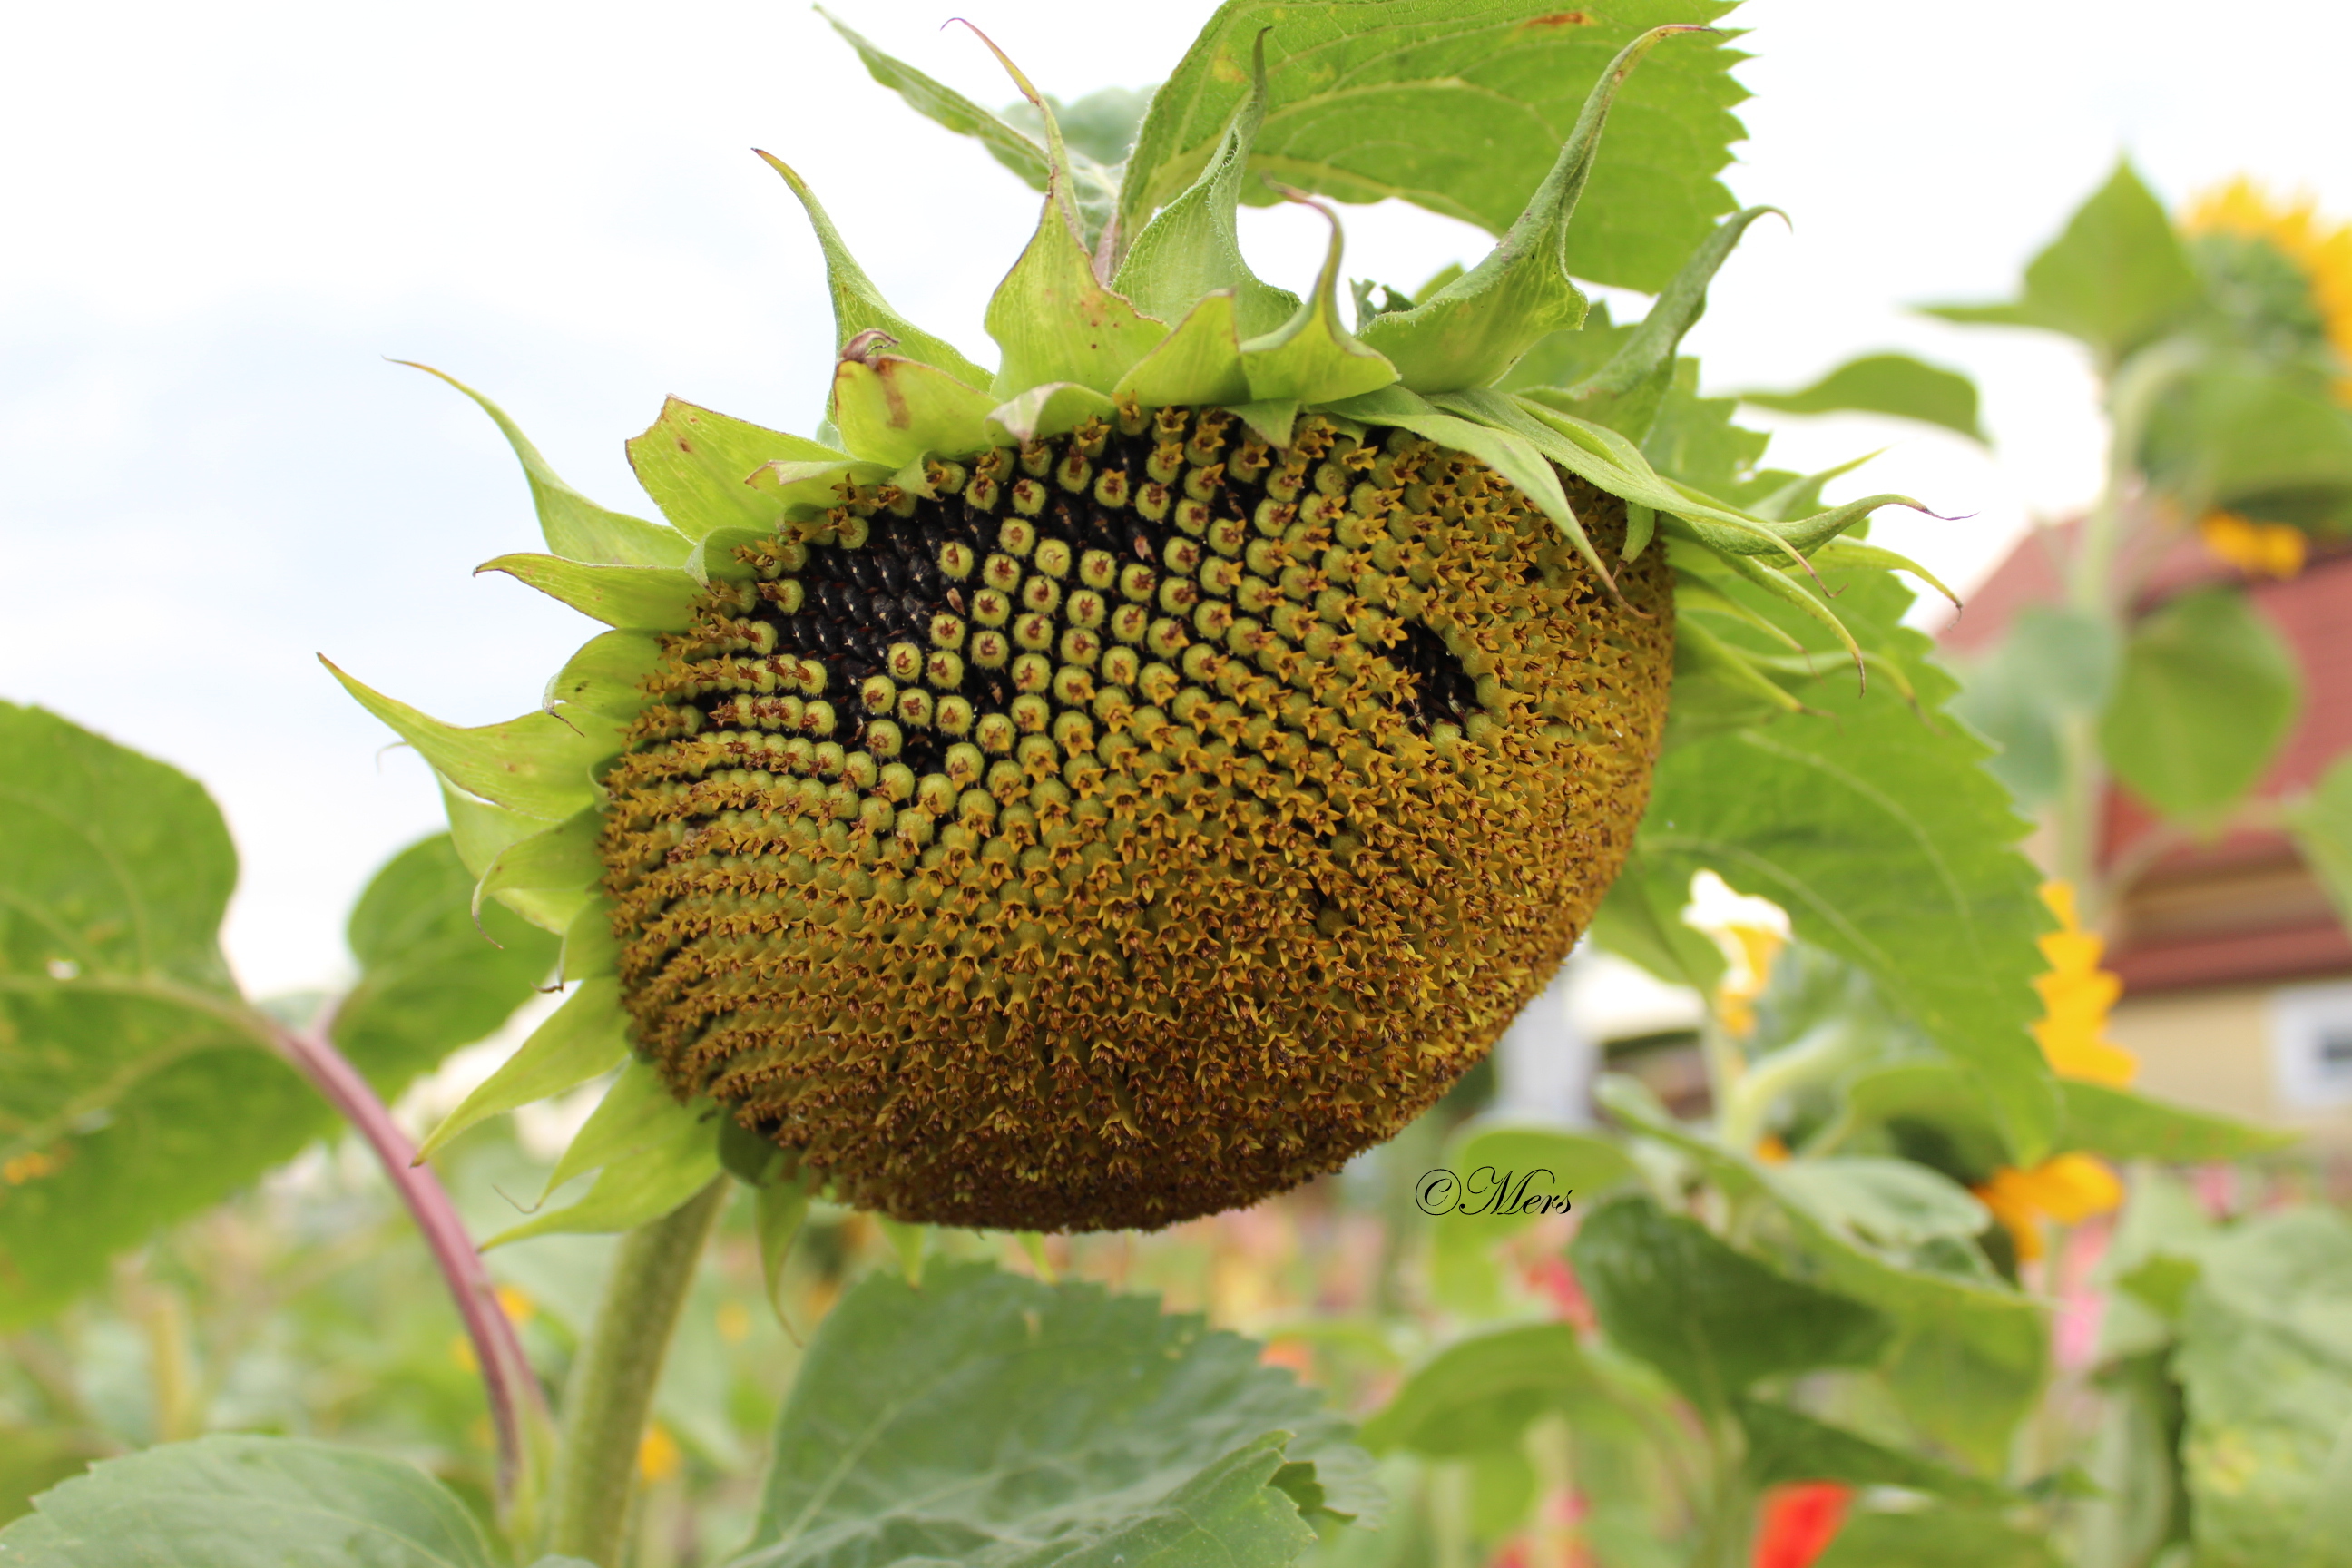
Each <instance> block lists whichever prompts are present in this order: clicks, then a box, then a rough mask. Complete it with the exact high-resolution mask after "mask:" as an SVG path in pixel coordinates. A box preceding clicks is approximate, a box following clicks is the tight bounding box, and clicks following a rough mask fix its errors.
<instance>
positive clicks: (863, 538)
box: [604, 409, 1671, 1227]
mask: <svg viewBox="0 0 2352 1568" xmlns="http://www.w3.org/2000/svg"><path fill="white" fill-rule="evenodd" d="M927 477H928V479H929V486H930V488H931V489H932V490H933V492H934V494H933V495H932V496H931V497H928V498H927V497H919V496H916V495H911V494H908V493H904V492H901V491H899V490H898V489H895V488H892V487H887V486H886V487H881V488H878V489H857V490H853V491H850V492H848V493H846V494H845V498H844V500H843V504H841V505H839V506H837V507H835V508H834V509H833V510H831V511H829V512H828V513H826V514H825V515H824V518H823V519H822V520H820V521H815V522H813V523H805V524H787V525H786V526H785V528H784V529H783V530H782V531H780V532H779V534H778V536H777V537H776V538H775V539H773V540H772V541H762V542H760V543H758V544H755V545H751V546H749V547H746V548H744V549H741V550H740V551H739V552H737V558H738V561H739V562H740V566H741V567H742V568H743V569H744V570H745V573H746V575H744V576H742V577H740V578H739V579H737V580H735V581H733V582H727V581H715V582H714V584H713V588H712V591H711V595H710V596H709V600H708V601H707V603H706V604H705V605H704V606H703V607H702V608H701V609H700V611H699V612H698V617H697V623H696V625H695V626H694V627H693V628H691V629H690V630H688V632H686V633H683V634H680V635H678V636H677V637H672V638H670V639H668V641H667V644H666V657H665V660H664V664H663V666H662V668H660V669H659V670H657V671H656V673H655V674H654V675H653V676H652V677H650V678H649V679H648V681H647V683H646V690H647V694H648V696H649V697H650V698H651V699H652V701H651V702H650V703H649V705H648V707H647V709H646V712H645V713H644V714H643V715H642V716H641V718H640V719H639V721H638V722H637V724H636V726H635V730H634V731H633V732H632V735H631V744H630V749H629V752H628V754H627V755H626V756H625V757H624V758H623V760H622V761H621V763H619V764H617V766H616V767H615V769H614V772H613V773H612V774H611V775H610V776H608V778H607V779H606V781H605V783H606V786H607V788H608V789H609V790H610V791H611V792H612V795H613V798H614V806H613V809H612V812H611V814H610V816H609V820H608V824H607V827H606V832H605V838H604V853H605V858H606V863H607V866H608V868H609V875H608V878H607V886H608V888H609V889H610V890H611V891H612V893H613V894H614V900H615V906H616V908H615V916H614V919H615V928H616V931H617V933H618V934H619V936H620V938H621V941H622V943H623V948H624V953H623V963H622V974H623V979H624V984H625V989H626V994H627V997H628V1002H629V1006H630V1010H631V1012H632V1014H633V1016H634V1017H635V1022H636V1025H637V1029H638V1034H639V1037H640V1038H641V1040H642V1042H643V1043H644V1044H645V1045H646V1047H647V1048H648V1049H649V1050H650V1051H651V1052H652V1054H653V1055H654V1056H655V1058H656V1060H657V1061H658V1062H659V1063H660V1065H661V1067H662V1068H663V1070H664V1073H665V1075H666V1076H667V1078H668V1079H669V1081H670V1082H671V1083H672V1084H673V1086H674V1087H677V1089H680V1090H681V1091H682V1092H694V1093H709V1094H711V1095H714V1096H715V1097H716V1098H718V1099H719V1100H721V1101H722V1102H725V1103H727V1104H729V1105H730V1106H731V1107H733V1108H735V1110H736V1111H737V1113H738V1114H739V1115H740V1116H742V1117H743V1118H744V1119H745V1120H746V1121H748V1122H750V1123H751V1124H753V1125H756V1126H758V1127H760V1128H761V1130H762V1131H766V1132H768V1133H769V1134H770V1135H771V1136H772V1137H774V1138H775V1139H776V1140H777V1141H778V1142H782V1143H783V1144H785V1145H786V1146H788V1147H791V1148H794V1149H797V1150H799V1151H801V1152H803V1155H804V1156H805V1157H806V1158H807V1159H808V1160H809V1161H810V1162H811V1163H813V1164H814V1165H815V1166H816V1167H817V1168H819V1169H820V1170H823V1171H824V1172H825V1173H827V1174H829V1175H831V1176H832V1177H833V1178H834V1179H835V1182H836V1183H837V1184H840V1185H842V1186H844V1187H845V1188H847V1189H848V1194H849V1195H851V1196H852V1197H853V1199H854V1200H855V1201H860V1202H865V1203H868V1204H871V1205H875V1206H880V1207H883V1208H886V1209H887V1210H888V1211H889V1212H892V1213H895V1214H898V1215H902V1216H904V1217H910V1218H911V1217H920V1218H931V1219H938V1220H941V1221H945V1222H950V1223H961V1224H979V1225H992V1226H1020V1227H1034V1226H1045V1227H1061V1226H1101V1225H1133V1224H1160V1223H1165V1222H1167V1221H1169V1220H1171V1219H1176V1218H1181V1217H1184V1216H1185V1215H1192V1214H1197V1213H1202V1212H1207V1211H1208V1210H1211V1209H1214V1208H1218V1207H1223V1206H1227V1205H1231V1204H1234V1203H1237V1202H1247V1201H1250V1199H1252V1198H1254V1197H1255V1196H1258V1195H1262V1194H1264V1193H1265V1192H1269V1191H1273V1190H1277V1189H1278V1188H1279V1187H1281V1186H1285V1185H1288V1184H1292V1183H1294V1182H1296V1181H1297V1180H1299V1179H1301V1178H1302V1177H1303V1176H1304V1175H1307V1174H1309V1173H1313V1172H1314V1171H1317V1170H1323V1169H1328V1168H1331V1167H1332V1166H1334V1165H1336V1164H1337V1163H1339V1161H1341V1160H1343V1159H1345V1158H1346V1156H1347V1155H1348V1154H1349V1153H1352V1152H1355V1151H1356V1150H1357V1149H1360V1148H1362V1147H1364V1146H1366V1145H1368V1144H1370V1143H1371V1142H1377V1141H1379V1140H1380V1139H1381V1138H1384V1137H1386V1136H1388V1135H1389V1133H1391V1132H1392V1131H1394V1130H1395V1128H1396V1127H1397V1126H1399V1125H1402V1121H1403V1120H1405V1119H1407V1118H1409V1117H1410V1116H1411V1115H1412V1114H1414V1113H1417V1112H1418V1110H1421V1109H1422V1108H1423V1107H1424V1106H1426V1105H1427V1104H1428V1103H1429V1102H1430V1101H1431V1100H1433V1099H1434V1098H1435V1097H1436V1096H1437V1095H1438V1094H1439V1093H1442V1092H1443V1091H1444V1088H1445V1087H1446V1085H1447V1084H1449V1083H1450V1082H1451V1081H1452V1080H1453V1079H1454V1078H1455V1077H1457V1076H1458V1075H1459V1074H1460V1072H1461V1071H1463V1070H1464V1069H1465V1068H1466V1067H1467V1066H1468V1065H1470V1063H1471V1062H1473V1061H1475V1059H1476V1057H1477V1055H1478V1054H1479V1052H1480V1051H1482V1050H1483V1049H1484V1048H1485V1047H1486V1045H1488V1044H1489V1043H1491V1041H1492V1039H1493V1037H1494V1035H1495V1034H1496V1032H1498V1031H1499V1029H1500V1028H1501V1027H1502V1026H1503V1024H1504V1023H1506V1022H1507V1020H1508V1018H1509V1017H1510V1016H1511V1015H1512V1013H1513V1012H1515V1011H1516V1010H1517V1007H1518V1006H1519V1005H1521V1003H1523V1002H1524V1000H1525V999H1526V997H1527V995H1528V994H1531V993H1532V991H1533V989H1535V988H1536V987H1537V986H1538V985H1539V984H1541V983H1542V980H1543V979H1544V978H1545V977H1546V976H1547V975H1548V973H1549V968H1550V966H1551V965H1552V964H1554V963H1557V962H1558V959H1559V955H1560V954H1561V953H1562V952H1565V950H1566V948H1567V947H1568V945H1569V944H1570V942H1573V940H1574V938H1575V935H1576V933H1577V931H1580V929H1581V927H1582V925H1583V923H1584V921H1585V919H1586V917H1587V916H1588V915H1589V912H1590V908H1591V903H1592V902H1593V901H1594V900H1597V898H1598V896H1599V893H1600V890H1601V889H1602V888H1605V886H1606V885H1607V881H1608V879H1609V878H1610V877H1612V876H1613V875H1614V872H1615V868H1616V863H1617V859H1618V858H1619V857H1621V856H1622V851H1623V847H1624V843H1625V841H1626V839H1627V838H1628V837H1630V832H1631V827H1632V824H1633V819H1634V817H1635V816H1638V814H1639V808H1640V801H1641V794H1642V789H1643V779H1644V778H1645V777H1646V773H1647V759H1648V755H1649V753H1650V752H1652V750H1653V749H1654V739H1655V735H1656V731H1657V722H1658V719H1659V717H1660V715H1661V714H1662V712H1663V709H1664V680H1665V672H1666V669H1667V668H1668V665H1669V664H1670V662H1671V649H1670V638H1671V630H1670V627H1671V620H1670V618H1669V617H1668V616H1664V615H1662V614H1659V613H1657V612H1658V611H1659V610H1660V609H1662V608H1663V605H1664V572H1663V566H1662V565H1661V564H1660V563H1658V560H1657V552H1651V555H1650V558H1649V560H1648V561H1647V562H1645V563H1643V564H1642V565H1641V566H1640V567H1638V568H1637V569H1636V570H1634V571H1633V572H1632V573H1631V574H1629V578H1628V583H1629V588H1628V592H1629V595H1631V596H1632V597H1633V599H1634V600H1635V601H1636V603H1637V604H1638V603H1641V602H1643V601H1644V600H1646V602H1647V604H1648V607H1649V610H1650V614H1649V616H1647V617H1646V618H1645V617H1644V616H1643V614H1642V613H1641V611H1640V609H1638V608H1634V607H1630V606H1629V605H1623V604H1616V603H1612V602H1611V601H1610V600H1609V599H1608V598H1607V597H1606V596H1605V592H1604V591H1603V590H1602V589H1601V585H1600V584H1598V583H1597V581H1596V580H1595V579H1594V578H1593V577H1591V575H1590V574H1588V573H1587V572H1586V571H1585V569H1584V568H1583V567H1582V566H1581V565H1580V563H1578V562H1577V561H1576V559H1575V558H1574V556H1573V555H1572V554H1571V553H1570V550H1569V548H1568V546H1567V545H1566V544H1565V543H1564V542H1561V541H1560V540H1559V538H1558V536H1557V534H1556V532H1555V531H1553V530H1552V526H1551V524H1550V523H1549V521H1547V520H1545V519H1544V518H1543V517H1542V516H1541V515H1540V514H1539V513H1538V512H1537V511H1535V510H1534V509H1533V508H1531V507H1529V506H1528V505H1527V504H1526V502H1525V500H1523V498H1521V497H1519V495H1518V494H1517V491H1516V490H1514V489H1511V487H1510V486H1508V485H1507V484H1506V483H1505V482H1504V481H1502V480H1501V479H1500V478H1499V477H1498V476H1496V475H1495V474H1494V473H1493V472H1492V471H1491V470H1489V469H1487V468H1485V467H1484V465H1482V464H1479V463H1477V462H1476V461H1475V459H1472V458H1466V457H1465V456H1463V455H1462V454H1459V453H1454V452H1449V451H1446V450H1444V449H1442V448H1440V447H1434V446H1432V445H1431V444H1429V443H1427V442H1425V441H1422V440H1419V439H1417V438H1415V437H1412V436H1410V435H1408V434H1406V433H1405V432H1402V431H1385V432H1372V433H1370V434H1369V435H1368V436H1367V437H1365V438H1363V439H1361V440H1359V439H1357V438H1355V437H1352V436H1350V435H1347V434H1342V433H1339V432H1338V431H1335V430H1334V429H1333V428H1332V427H1331V426H1329V425H1328V424H1327V423H1325V422H1323V421H1320V420H1311V419H1310V420H1307V421H1304V422H1302V424H1301V426H1300V427H1299V429H1298V430H1297V433H1296V434H1295V436H1294V437H1293V440H1292V442H1291V444H1290V446H1289V447H1286V448H1281V449H1276V448H1271V447H1268V446H1267V445H1266V443H1265V442H1264V441H1263V440H1261V439H1260V438H1259V437H1256V436H1255V435H1254V434H1251V433H1249V432H1248V431H1246V429H1245V428H1244V427H1243V426H1241V425H1240V424H1239V422H1238V421H1236V420H1234V418H1233V417H1232V416H1229V415H1226V414H1224V413H1222V412H1217V411H1208V412H1202V413H1200V414H1198V415H1197V416H1196V415H1195V414H1194V413H1193V412H1192V411H1189V410H1185V409H1165V410H1160V411H1159V412H1157V413H1156V414H1144V413H1140V412H1130V413H1129V415H1128V416H1127V417H1125V418H1124V419H1122V420H1121V421H1120V422H1119V423H1118V424H1117V425H1110V424H1107V423H1105V422H1102V421H1094V422H1090V423H1089V424H1088V425H1087V426H1083V427H1081V428H1080V429H1079V430H1077V431H1076V432H1074V433H1072V434H1071V435H1069V436H1066V437H1059V438H1056V439H1054V440H1050V441H1043V442H1036V443H1032V444H1030V445H1028V446H1025V447H1020V448H1017V449H1015V448H1001V449H998V450H994V451H991V452H987V453H983V454H982V455H981V456H979V457H978V458H973V459H971V460H969V461H965V462H956V463H945V462H935V463H933V464H931V465H929V473H928V476H927ZM1572 499H1573V500H1575V502H1576V504H1577V505H1578V506H1579V508H1580V512H1583V513H1585V514H1586V515H1585V519H1584V521H1585V523H1586V526H1587V528H1588V530H1590V531H1593V532H1594V533H1595V534H1597V535H1601V536H1603V537H1605V536H1607V535H1608V534H1609V533H1611V532H1612V531H1615V532H1617V533H1619V534H1620V536H1622V508H1621V507H1620V506H1619V504H1618V503H1616V502H1615V501H1614V500H1613V499H1611V498H1606V497H1603V496H1601V494H1600V492H1597V491H1591V490H1585V489H1578V490H1574V491H1573V492H1572ZM1629 736H1631V737H1633V739H1634V742H1635V743H1634V744H1633V746H1631V747H1629V746H1628V745H1627V744H1626V743H1625V742H1626V740H1627V738H1628V737H1629Z"/></svg>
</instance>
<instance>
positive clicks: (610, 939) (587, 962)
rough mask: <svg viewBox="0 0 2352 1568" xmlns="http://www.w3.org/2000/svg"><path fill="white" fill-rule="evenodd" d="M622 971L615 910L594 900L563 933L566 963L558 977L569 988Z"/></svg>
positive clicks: (574, 917)
mask: <svg viewBox="0 0 2352 1568" xmlns="http://www.w3.org/2000/svg"><path fill="white" fill-rule="evenodd" d="M620 972H621V939H620V938H619V937H616V936H614V934H613V920H612V907H611V906H610V905H609V904H607V903H606V902H605V901H604V900H602V899H598V900H593V901H592V902H591V903H590V904H589V905H588V907H587V908H586V909H583V910H581V911H580V912H579V913H578V914H577V915H574V916H573V917H572V923H571V924H570V925H569V926H566V927H565V928H564V931H563V962H562V965H561V966H560V967H559V968H558V969H557V971H556V978H557V979H558V980H559V981H561V982H562V984H566V985H569V984H572V982H573V981H575V980H594V979H597V978H599V977H601V976H604V975H607V974H618V973H620Z"/></svg>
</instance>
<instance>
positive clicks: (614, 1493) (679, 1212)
mask: <svg viewBox="0 0 2352 1568" xmlns="http://www.w3.org/2000/svg"><path fill="white" fill-rule="evenodd" d="M727 1190H728V1184H727V1178H726V1177H724V1176H721V1177H719V1179H718V1180H716V1181H714V1182H712V1183H711V1184H709V1186H707V1187H705V1188H703V1189H702V1191H701V1192H699V1193H698V1194H695V1195H694V1196H693V1197H691V1198H688V1200H687V1201H686V1202H685V1203H684V1204H683V1205H680V1206H678V1207H677V1209H675V1210H673V1211H671V1212H670V1213H669V1214H668V1215H666V1216H664V1217H663V1218H661V1219H657V1220H655V1221H654V1222H653V1223H652V1224H650V1225H644V1226H638V1227H637V1228H636V1229H635V1230H633V1231H631V1232H629V1233H628V1235H626V1236H625V1237H622V1238H621V1250H620V1253H619V1255H618V1256H617V1257H615V1258H614V1260H613V1273H612V1277H611V1278H610V1279H607V1280H606V1281H605V1284H604V1300H602V1301H601V1302H599V1303H598V1304H597V1308H596V1326H595V1328H594V1329H593V1330H592V1331H590V1333H589V1336H588V1342H587V1343H586V1344H585V1345H583V1347H581V1351H580V1358H579V1360H577V1361H576V1362H574V1363H572V1381H571V1383H570V1384H568V1385H567V1387H566V1388H565V1390H564V1399H563V1438H562V1446H561V1447H560V1448H559V1449H558V1451H557V1455H556V1463H555V1489H554V1495H553V1497H552V1499H551V1525H550V1529H549V1535H548V1542H547V1549H548V1550H549V1551H550V1552H553V1553H555V1554H556V1555H558V1556H572V1557H583V1558H585V1559H587V1560H588V1561H589V1562H591V1563H604V1564H607V1565H613V1564H617V1563H619V1562H620V1560H621V1547H622V1537H623V1532H624V1530H625V1527H626V1525H627V1523H628V1517H629V1495H630V1491H631V1489H632V1483H633V1482H634V1481H635V1479H636V1466H637V1447H638V1445H639V1444H640V1443H642V1442H643V1441H644V1439H645V1430H646V1412H647V1411H648V1410H649V1409H651V1408H652V1405H653V1399H654V1384H656V1382H658V1381H659V1380H660V1377H661V1369H662V1361H663V1359H664V1357H666V1356H667V1354H668V1353H669V1342H670V1338H671V1336H672V1335H673V1334H674V1333H675V1332H676V1331H677V1318H678V1312H679V1310H681V1309H682V1308H684V1306H685V1305H686V1296H687V1292H688V1289H691V1288H692V1286H693V1284H694V1266H695V1261H696V1259H698V1258H700V1257H701V1256H702V1248H703V1245H704V1244H705V1243H706V1242H707V1241H709V1238H710V1231H711V1227H712V1226H714V1225H716V1224H717V1223H718V1220H719V1210H720V1209H722V1208H724V1207H725V1206H726V1203H727Z"/></svg>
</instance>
